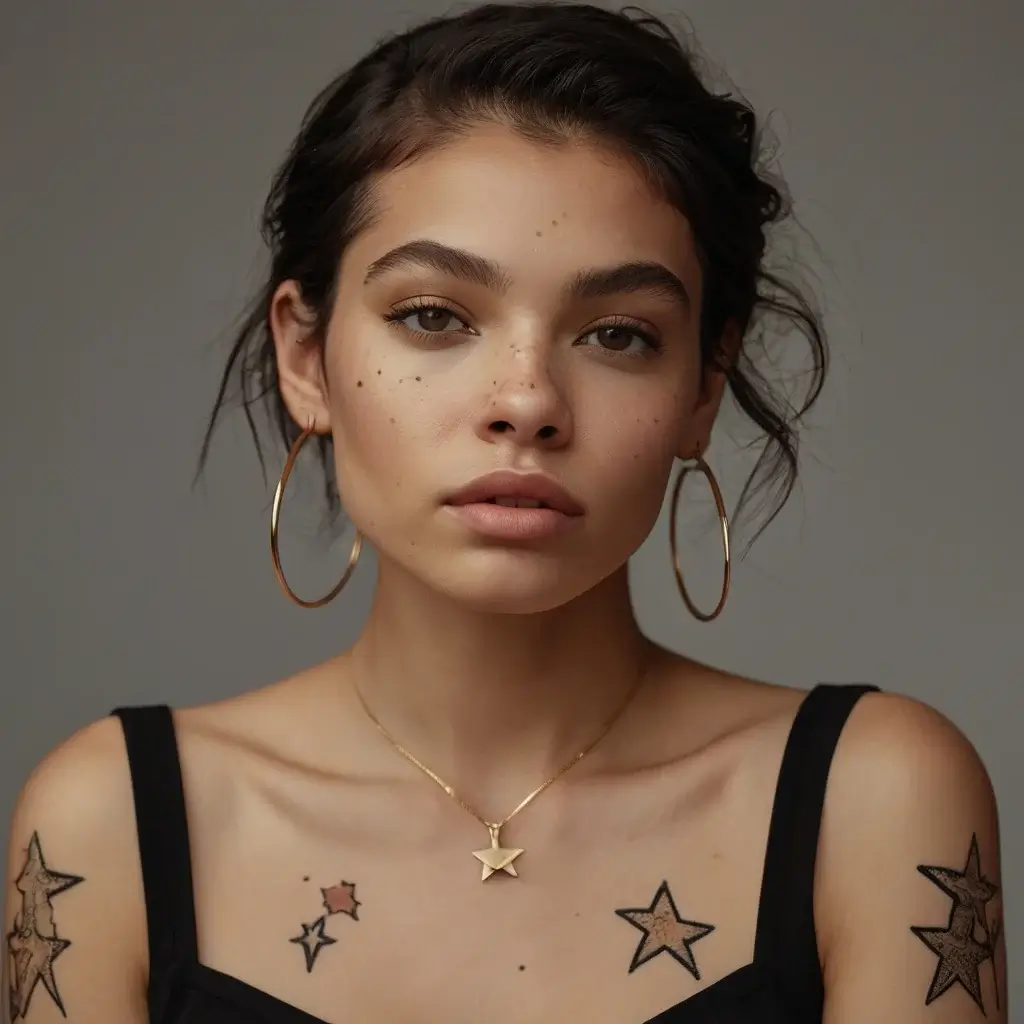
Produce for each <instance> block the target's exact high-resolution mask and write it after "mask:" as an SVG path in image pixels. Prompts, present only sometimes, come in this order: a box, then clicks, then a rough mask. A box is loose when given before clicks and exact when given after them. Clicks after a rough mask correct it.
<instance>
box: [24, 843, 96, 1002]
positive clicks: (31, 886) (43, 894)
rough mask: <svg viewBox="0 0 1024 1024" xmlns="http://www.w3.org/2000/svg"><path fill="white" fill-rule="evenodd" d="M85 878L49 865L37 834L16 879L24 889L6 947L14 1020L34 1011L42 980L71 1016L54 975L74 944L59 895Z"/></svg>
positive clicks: (30, 844) (52, 996) (55, 999)
mask: <svg viewBox="0 0 1024 1024" xmlns="http://www.w3.org/2000/svg"><path fill="white" fill-rule="evenodd" d="M84 881H85V879H84V878H80V877H79V876H78V875H66V874H63V873H61V872H59V871H53V870H51V869H50V868H49V867H47V864H46V859H45V858H44V857H43V850H42V846H41V845H40V843H39V835H38V833H36V832H33V833H32V838H31V839H30V840H29V844H28V853H27V855H26V858H25V865H24V867H23V868H22V869H21V874H19V875H18V877H17V879H16V880H15V883H14V884H15V887H16V888H17V890H18V892H19V893H21V908H20V909H19V910H18V911H17V912H16V914H15V917H14V924H13V927H12V929H11V931H10V932H9V933H8V935H7V943H6V948H5V950H4V956H5V957H6V958H7V961H8V964H7V966H8V969H9V972H10V977H9V980H8V983H7V992H6V993H5V994H4V995H5V998H6V999H7V1001H8V1006H7V1009H8V1012H9V1014H10V1018H11V1020H12V1021H16V1020H17V1019H18V1018H19V1017H21V1018H22V1019H24V1018H25V1016H26V1015H27V1014H28V1008H29V1004H30V1003H31V1002H32V996H33V994H34V993H35V990H36V986H37V985H38V984H39V983H40V982H42V983H43V987H44V988H45V989H46V991H47V992H48V993H49V994H50V998H51V999H52V1000H53V1001H54V1002H55V1003H56V1004H57V1009H59V1010H60V1012H61V1015H62V1016H64V1017H66V1016H67V1011H66V1010H65V1009H64V1002H63V1000H62V999H61V997H60V992H59V990H58V989H57V980H56V978H55V977H54V975H53V964H54V961H55V960H56V959H57V957H59V956H60V955H61V953H63V952H64V950H66V949H67V948H68V946H70V945H71V942H70V941H69V940H68V939H63V938H61V937H60V936H59V935H58V934H57V928H56V925H55V923H54V917H53V897H54V896H58V895H60V893H62V892H67V890H68V889H70V888H71V887H72V886H75V885H78V883H79V882H84Z"/></svg>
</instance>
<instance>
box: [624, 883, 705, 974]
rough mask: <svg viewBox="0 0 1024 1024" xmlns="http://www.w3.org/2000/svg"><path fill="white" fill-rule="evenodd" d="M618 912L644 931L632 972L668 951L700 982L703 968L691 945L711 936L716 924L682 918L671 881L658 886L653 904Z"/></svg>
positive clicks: (635, 954) (634, 956) (631, 967)
mask: <svg viewBox="0 0 1024 1024" xmlns="http://www.w3.org/2000/svg"><path fill="white" fill-rule="evenodd" d="M615 913H616V914H617V915H618V916H619V917H621V918H623V920H626V921H628V922H629V923H630V924H631V925H633V927H634V928H638V929H639V930H640V931H642V932H643V933H644V935H643V938H642V939H641V940H640V943H639V945H638V946H637V948H636V952H635V953H634V954H633V961H632V963H630V965H629V973H630V974H632V973H633V972H634V971H635V970H636V969H637V968H638V967H642V966H643V965H644V964H645V963H647V962H648V961H649V960H653V959H654V958H655V957H656V956H658V954H659V953H668V955H669V956H671V957H672V959H673V960H675V961H676V962H677V963H680V964H682V965H683V966H684V967H685V968H686V969H687V970H688V971H689V972H690V973H691V974H692V975H693V976H694V978H696V979H697V980H698V981H700V971H699V970H698V969H697V961H696V960H695V959H694V956H693V950H692V949H691V948H690V947H691V946H692V945H693V943H695V942H697V941H698V940H699V939H703V938H704V936H705V935H710V934H711V932H713V931H714V930H715V926H714V925H711V924H700V923H699V922H697V921H686V920H684V919H683V918H682V917H680V915H679V911H678V910H677V909H676V904H675V900H673V899H672V893H671V892H670V891H669V887H668V882H662V883H661V885H659V886H658V891H657V892H656V893H655V894H654V899H653V900H652V901H651V905H650V906H649V907H641V908H639V909H628V910H616V911H615Z"/></svg>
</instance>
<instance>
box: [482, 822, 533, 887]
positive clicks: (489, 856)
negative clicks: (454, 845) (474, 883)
mask: <svg viewBox="0 0 1024 1024" xmlns="http://www.w3.org/2000/svg"><path fill="white" fill-rule="evenodd" d="M487 828H488V830H489V831H490V833H491V845H490V846H489V847H488V848H487V849H486V850H474V851H473V856H474V857H476V859H477V860H478V861H480V863H481V864H483V866H484V867H483V872H482V873H481V875H480V880H481V881H482V882H486V881H487V879H488V878H490V877H491V875H493V874H495V873H496V872H498V871H504V872H505V874H507V875H511V876H512V877H513V878H518V877H519V875H517V874H516V869H515V866H514V865H513V863H512V861H514V860H515V859H516V857H518V856H519V854H521V853H522V852H523V851H522V850H512V849H507V848H506V847H504V846H502V845H501V838H500V832H501V826H500V825H488V826H487Z"/></svg>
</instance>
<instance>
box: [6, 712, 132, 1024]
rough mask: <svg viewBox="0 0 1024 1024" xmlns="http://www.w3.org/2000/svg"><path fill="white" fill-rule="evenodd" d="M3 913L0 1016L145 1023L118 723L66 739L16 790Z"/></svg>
mask: <svg viewBox="0 0 1024 1024" xmlns="http://www.w3.org/2000/svg"><path fill="white" fill-rule="evenodd" d="M4 908H5V909H4V916H3V923H4V928H3V936H4V937H3V946H2V950H0V951H2V953H3V962H4V966H5V970H6V971H7V975H6V977H5V979H4V985H3V991H2V993H0V1005H2V1007H3V1009H2V1010H0V1020H2V1021H6V1020H8V1019H10V1020H11V1021H19V1020H21V1019H22V1018H23V1017H26V1016H28V1019H29V1020H31V1021H33V1022H37V1024H49V1022H56V1021H58V1020H63V1019H64V1018H65V1017H68V1018H70V1019H72V1020H76V1019H77V1020H108V1021H115V1020H116V1021H118V1024H132V1022H137V1024H142V1022H144V1021H145V1020H146V1007H145V977H144V976H145V970H146V963H145V949H146V945H145V942H146V940H145V909H144V904H143V898H142V889H141V881H140V869H139V864H138V853H137V845H136V840H135V828H134V808H133V803H132V795H131V780H130V777H129V774H128V769H127V764H126V761H125V755H124V742H123V739H122V737H121V729H120V724H119V722H118V721H117V719H114V718H109V719H104V720H102V721H99V722H96V723H94V724H93V725H90V726H88V727H86V728H85V729H83V730H81V731H80V732H78V733H76V734H75V735H74V736H72V737H71V739H69V740H67V741H66V742H65V743H64V744H62V745H61V746H60V747H58V748H57V749H56V750H55V751H53V752H52V753H51V754H50V755H49V756H48V757H47V758H46V759H45V760H44V761H43V762H42V763H41V764H40V765H39V766H38V767H37V768H36V769H35V771H34V772H33V773H32V775H31V776H30V777H29V779H28V781H27V782H26V784H25V786H24V788H23V789H22V791H21V794H20V795H19V797H18V800H17V803H16V806H15V811H14V818H13V821H12V823H11V831H10V841H9V845H8V849H7V857H6V867H5V871H4ZM4 1014H6V1015H7V1016H4Z"/></svg>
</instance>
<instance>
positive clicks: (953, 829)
mask: <svg viewBox="0 0 1024 1024" xmlns="http://www.w3.org/2000/svg"><path fill="white" fill-rule="evenodd" d="M755 127H756V125H755V118H754V115H753V113H752V112H751V111H750V109H749V108H748V107H747V106H746V105H745V104H744V103H742V102H740V101H739V100H737V99H735V98H732V97H729V96H716V95H713V94H712V93H711V92H709V91H708V89H707V88H706V87H705V86H704V85H702V84H701V82H700V81H699V79H698V77H697V75H696V74H695V72H694V70H693V64H692V59H691V57H690V56H689V55H688V54H687V52H686V51H685V50H684V49H683V48H682V46H681V45H680V44H679V43H678V42H677V41H676V40H675V39H674V38H673V37H672V34H671V33H670V32H669V31H668V29H667V28H665V26H664V25H663V24H661V23H660V22H658V21H657V20H656V19H653V18H647V19H643V18H631V17H628V16H626V15H625V14H615V13H611V12H607V11H602V10H599V9H597V8H594V7H589V6H585V5H565V4H545V5H531V4H521V5H487V6H483V7H478V8H476V9H474V10H471V11H469V12H467V13H464V14H461V15H459V16H457V17H451V18H442V19H437V20H434V21H431V22H429V23H426V24H424V25H422V26H420V27H419V28H417V29H415V30H413V31H411V32H409V33H407V34H404V35H400V36H396V37H394V38H391V39H388V40H385V41H384V42H383V43H381V45H380V46H378V47H377V48H376V49H375V50H374V51H373V52H372V53H371V54H369V55H368V56H367V57H366V58H365V59H364V60H362V61H361V62H359V64H357V65H356V66H355V67H354V68H353V69H352V70H350V71H349V72H348V73H346V74H345V75H343V76H341V77H340V78H339V79H338V80H337V81H336V82H334V83H332V84H331V85H330V86H329V87H328V88H327V89H326V90H325V91H324V92H323V93H322V94H321V95H320V96H319V97H318V99H317V100H316V101H315V103H314V104H313V106H312V108H311V110H310V112H309V115H308V116H307V118H306V120H305V122H304V124H303V126H302V129H301V132H300V133H299V136H298V138H297V140H296V142H295V144H294V147H293V149H292V151H291V153H290V154H289V156H288V158H287V160H286V162H285V164H284V166H283V167H282V169H281V171H280V173H279V175H278V177H277V179H276V181H275V184H274V187H273V190H272V193H271V195H270V198H269V200H268V204H267V209H266V235H267V240H268V243H269V246H270V249H271V253H272V265H271V270H270V274H269V278H268V280H267V282H266V286H265V287H264V289H263V290H262V292H261V294H260V296H259V298H258V300H257V302H256V303H255V305H254V307H253V310H252V312H251V315H250V316H249V318H248V320H247V321H246V323H245V324H244V326H243V329H242V330H241V332H240V335H239V337H238V339H237V343H236V345H235V347H234V349H233V351H232V353H231V357H230V361H229V364H228V367H227V370H226V372H225V377H224V385H223V386H222V389H221V394H220V398H219V400H218V403H217V408H216V409H215V411H214V417H213V421H212V422H211V427H212V425H213V423H215V422H216V421H217V418H218V415H219V412H220V410H221V408H222V405H223V401H224V399H225V396H226V395H227V389H228V387H229V385H230V383H231V381H232V380H236V379H237V380H240V382H241V385H242V394H243V398H244V401H245V408H246V412H247V414H251V410H252V409H253V407H255V406H260V405H262V404H263V403H265V408H266V409H267V410H268V411H269V412H270V414H271V420H272V422H273V423H274V424H276V427H277V428H278V429H279V430H280V432H281V434H282V435H283V438H284V440H285V442H286V444H287V446H288V447H289V448H290V454H289V457H288V459H287V460H286V462H285V464H284V471H283V472H282V476H281V485H280V489H279V492H278V501H276V502H275V507H274V518H273V538H274V544H273V554H274V566H275V569H276V570H277V571H278V573H279V576H280V579H281V582H282V584H283V586H284V587H285V590H286V592H288V593H289V594H291V595H292V596H293V597H294V598H295V599H296V600H299V601H300V603H304V604H311V605H319V604H322V603H325V601H326V599H327V598H323V599H321V598H320V597H319V595H308V594H307V595H299V594H295V593H294V592H293V590H292V585H291V583H290V582H289V580H288V577H287V570H286V567H285V566H282V565H281V564H280V559H279V558H278V556H277V536H278V527H279V525H280V524H279V518H278V516H279V512H280V508H281V505H280V499H281V497H282V494H283V495H284V496H285V497H286V496H287V494H288V490H287V483H288V480H289V476H290V472H291V469H292V466H293V464H294V461H295V459H296V457H297V455H298V453H299V452H300V451H302V450H304V449H305V450H308V449H310V448H313V447H314V445H317V446H318V447H319V451H320V453H321V455H322V457H323V459H322V461H323V468H324V470H325V471H326V473H327V477H326V479H327V486H328V494H329V496H330V497H331V498H332V499H334V498H336V494H335V490H334V483H335V481H336V482H337V489H338V491H339V492H340V503H341V505H343V507H344V509H345V511H346V513H347V515H348V516H349V518H350V519H351V520H352V523H353V524H354V526H355V528H357V530H358V533H357V534H356V535H355V536H356V541H355V543H354V544H353V549H352V557H351V559H350V560H349V564H348V566H347V567H344V571H343V575H342V578H341V582H340V583H339V585H338V587H335V588H334V590H333V591H332V593H331V594H330V595H327V597H333V596H336V594H337V592H338V591H339V589H340V588H341V587H343V585H344V582H345V581H346V580H347V579H348V577H349V572H350V571H351V569H352V567H353V565H354V564H355V561H356V560H357V558H358V553H359V550H360V543H361V541H362V539H363V538H365V539H366V540H367V541H368V542H369V543H372V545H373V547H374V548H375V549H376V551H377V553H378V556H379V577H378V587H377V591H376V596H375V600H374V604H373V608H372V611H371V614H370V616H369V619H368V621H367V624H366V627H365V629H364V631H363V632H362V634H361V636H360V637H359V639H358V641H357V642H356V643H355V644H354V645H353V646H352V647H351V648H350V649H349V650H347V651H345V652H343V653H341V654H340V655H339V656H338V657H336V658H334V659H332V660H330V661H328V662H326V663H325V664H321V665H318V666H316V667H314V668H311V669H307V670H305V671H301V672H299V673H298V674H297V675H295V676H293V677H292V678H289V679H287V680H284V681H283V682H279V683H277V684H275V685H273V686H270V687H267V688H264V689H261V690H257V691H255V692H250V693H247V694H245V695H243V696H241V697H237V698H234V699H230V700H226V701H221V702H218V703H216V704H212V705H207V706H201V707H191V708H183V709H178V710H176V711H175V712H174V714H173V718H172V716H171V714H170V712H169V711H167V709H166V708H163V707H150V708H127V709H118V710H117V712H116V713H115V714H114V715H112V716H110V717H108V718H105V719H103V720H101V721H98V722H96V723H95V724H93V725H91V726H89V727H88V728H86V729H84V730H83V731H82V732H80V733H79V734H77V735H75V736H74V737H72V738H71V739H70V740H69V741H67V742H66V743H65V744H63V745H62V746H61V747H60V748H58V749H57V750H56V751H54V752H53V753H52V754H51V755H50V756H49V757H48V758H47V759H46V760H45V761H44V762H43V763H42V764H41V765H40V766H39V768H38V769H37V770H36V771H35V772H34V773H33V775H32V777H31V778H30V780H29V781H28V783H27V784H26V786H25V788H24V791H23V793H22V795H21V798H20V800H19V801H18V805H17V809H16V813H15V817H14V822H13V827H12V833H11V843H10V850H9V860H8V880H9V884H8V886H7V900H6V905H7V911H6V915H7V916H6V929H5V930H6V932H7V940H6V952H7V955H6V956H5V957H4V962H5V967H6V968H7V969H8V971H9V972H10V977H9V980H8V982H7V987H6V999H5V1008H6V1011H7V1012H8V1013H9V1015H10V1017H11V1019H12V1020H20V1019H22V1018H26V1019H30V1020H32V1021H38V1022H40V1024H45V1022H49V1021H55V1020H57V1019H60V1018H62V1017H63V1016H64V1015H65V1014H66V1015H67V1017H68V1018H70V1019H72V1020H83V1021H117V1022H118V1024H131V1022H142V1021H147V1020H148V1021H152V1022H159V1024H186V1022H187V1024H200V1022H203V1024H206V1022H209V1024H213V1022H216V1024H231V1022H235V1021H238V1022H242V1021H246V1022H249V1021H255V1020H259V1021H266V1022H269V1024H300V1022H307V1024H316V1022H329V1024H340V1022H341V1021H356V1020H358V1021H396V1022H398V1021H410V1022H412V1021H446V1022H447V1021H470V1020H474V1021H475V1020H481V1019H486V1020H488V1021H496V1022H512V1021H570V1020H571V1021H587V1022H609V1024H611V1022H615V1024H619V1022H627V1021H634V1022H640V1021H659V1022H665V1024H668V1022H670V1021H679V1022H683V1021H686V1022H690V1024H695V1022H711V1021H714V1022H716V1024H725V1022H730V1021H736V1022H740V1021H743V1022H752V1021H759V1022H768V1021H778V1022H782V1021H786V1022H797V1021H799V1022H811V1021H828V1022H829V1024H863V1022H865V1021H872V1022H877V1024H885V1022H890V1021H891V1022H896V1021H898V1022H899V1024H911V1022H914V1021H921V1022H925V1021H928V1022H931V1024H947V1022H948V1024H952V1022H954V1021H955V1022H957V1024H960V1022H964V1021H969V1020H974V1019H978V1020H981V1019H982V1018H983V1017H986V1016H987V1017H988V1019H991V1020H1000V1021H1004V1022H1005V1020H1006V1009H1005V1001H1004V1000H1003V999H1001V995H1002V993H1003V991H1004V987H1005V980H1004V975H1005V953H1004V948H1003V944H1002V942H1001V941H1000V938H1001V928H1000V925H999V920H1000V917H999V913H998V908H999V906H1000V896H999V886H1000V877H999V858H998V829H997V821H996V810H995V806H994V799H993V795H992V790H991V786H990V784H989V781H988V779H987V777H986V773H985V770H984V768H983V767H982V765H981V763H980V761H979V759H978V757H977V755H976V753H975V752H974V750H973V749H972V747H971V746H970V744H969V743H968V742H967V741H966V740H965V739H964V738H963V737H962V736H961V734H960V733H959V732H958V731H957V730H956V729H955V728H954V727H953V726H951V725H950V724H949V723H948V722H947V721H945V720H944V719H943V718H942V717H941V716H939V715H938V714H937V713H936V712H934V711H932V710H930V709H929V708H927V707H925V706H922V705H920V704H918V703H916V702H914V701H911V700H909V699H906V698H902V697H899V696H894V695H883V694H880V693H877V692H866V691H868V690H870V689H871V688H869V687H818V688H816V689H815V690H813V691H811V693H810V694H807V693H805V692H802V691H800V690H797V689H793V688H789V687H786V686H781V685H768V684H766V683H761V682H757V681H754V680H749V679H742V678H737V677H735V676H732V675H729V674H727V673H724V672H721V671H716V670H715V669H712V668H710V667H708V666H706V665H702V664H699V663H697V662H695V661H693V660H692V659H688V658H686V657H683V656H680V655H677V654H674V653H671V652H669V651H667V650H665V649H663V648H661V647H659V646H657V645H656V644H654V643H652V642H651V641H650V640H648V639H647V638H646V637H645V636H644V635H643V634H642V632H641V630H640V629H639V627H638V625H637V623H636V620H635V618H634V615H633V612H632V608H631V604H630V599H629V591H628V586H627V574H626V565H627V561H628V559H629V556H630V555H631V554H632V553H633V552H634V551H635V550H636V549H637V547H638V546H639V545H640V544H641V542H642V541H643V540H644V538H645V537H646V536H647V534H648V533H649V532H650V530H651V528H652V525H653V524H654V522H655V519H656V517H657V514H658V511H659V508H660V506H661V503H662V500H663V496H664V494H665V489H666V486H667V485H668V484H669V482H670V473H671V470H672V467H673V464H674V463H675V461H676V460H677V459H680V460H684V468H685V469H696V470H697V471H698V472H697V477H698V479H699V478H700V477H701V476H703V477H704V478H706V480H707V482H708V483H709V484H710V485H711V486H712V491H713V493H714V495H715V496H716V500H719V501H720V498H719V496H718V491H717V487H716V485H715V483H714V474H713V471H712V469H711V466H710V464H709V462H708V461H705V455H706V453H707V450H708V445H709V441H710V437H711V431H712V426H713V424H714V421H715V418H716V415H717V412H718V409H719V405H720V403H721V400H722V397H723V394H724V391H725V389H726V388H728V389H729V390H730V392H731V394H732V396H733V398H734V399H735V400H736V402H737V403H738V405H739V406H740V408H741V409H742V410H743V411H744V412H745V413H746V415H747V416H749V417H750V418H751V419H752V420H753V421H754V422H755V423H756V424H757V425H758V426H759V427H760V428H762V429H763V431H764V432H765V434H766V437H767V441H768V448H767V449H766V457H765V459H764V460H763V462H762V465H761V467H760V469H761V470H763V471H764V472H760V471H759V473H758V476H757V479H756V480H754V481H753V484H754V485H755V486H761V485H765V484H768V485H771V484H773V483H775V484H777V485H778V486H779V487H780V491H779V493H780V494H781V496H782V497H784V496H785V494H786V493H788V490H789V488H790V487H791V486H792V477H793V472H794V466H795V452H796V438H795V434H794V426H795V421H796V419H797V417H796V416H793V415H790V414H789V411H788V408H787V406H786V404H785V403H784V402H782V401H780V400H779V399H778V397H777V396H775V395H773V394H772V392H771V391H770V390H769V389H768V388H767V385H766V383H765V382H764V380H763V379H762V378H760V377H759V376H757V374H756V371H755V369H754V367H753V365H752V363H751V362H750V354H749V353H750V349H751V345H752V338H753V336H754V333H755V331H754V328H755V327H756V325H757V323H758V322H759V321H760V319H761V317H762V315H763V314H766V313H767V314H774V315H775V316H776V317H777V318H781V320H782V321H783V326H785V323H786V322H788V323H789V325H790V326H792V327H795V328H797V333H798V334H800V335H802V336H803V337H804V338H805V339H806V340H808V341H809V342H810V345H811V352H812V356H813V362H814V366H815V373H814V376H813V378H812V387H811V390H810V393H809V395H808V403H809V401H811V400H813V398H814V397H816V395H817V392H818V390H819V389H820V385H821V377H822V374H823V371H824V353H825V349H824V341H823V338H822V334H821V330H820V326H819V323H818V320H817V318H816V317H815V315H814V314H813V312H812V311H811V309H810V307H809V305H808V304H807V302H806V300H805V299H804V298H803V297H802V296H801V294H800V292H799V291H798V290H797V289H795V288H793V287H791V286H787V285H786V284H785V282H783V281H782V280H780V279H778V278H777V277H775V276H773V275H771V274H769V273H768V271H767V270H766V269H765V265H764V261H763V259H764V254H765V242H766V233H767V231H768V230H769V229H770V228H771V226H772V225H773V224H775V223H777V222H779V221H781V220H783V219H784V218H785V216H786V215H787V212H788V211H787V205H786V203H785V201H784V199H783V196H782V194H781V192H780V191H779V189H778V188H777V187H776V186H775V185H773V184H772V183H771V182H770V181H769V180H768V178H767V176H766V175H765V174H763V173H762V172H761V171H759V170H758V161H759V153H758V148H757V145H756V141H755ZM250 422H251V423H252V422H253V421H252V420H250ZM680 481H681V478H679V477H677V478H676V484H675V485H674V487H673V492H672V493H673V499H674V500H673V509H672V511H673V523H674V522H675V521H676V520H675V516H676V514H678V515H679V516H682V515H683V514H684V512H685V510H680V509H678V508H677V507H676V505H677V499H678V496H679V489H678V483H679V482H680ZM719 507H720V512H721V518H722V525H723V537H724V538H725V539H726V540H727V539H728V521H727V519H726V517H725V515H724V508H723V507H722V506H721V505H720V506H719ZM674 541H675V538H674V535H673V555H674V557H676V558H677V559H679V558H680V555H679V552H678V550H677V548H678V545H676V544H675V543H674ZM725 556H726V557H725V565H726V575H725V579H724V585H723V590H722V595H721V600H719V601H718V602H717V606H716V607H707V608H698V607H696V606H694V605H693V603H692V602H691V600H690V597H689V595H688V593H687V592H686V590H685V580H684V579H683V578H682V576H681V575H680V577H679V579H680V584H681V595H682V597H683V601H684V602H685V604H686V606H688V607H690V608H691V610H693V611H694V612H695V613H696V614H697V617H698V618H710V617H713V616H714V615H716V614H717V613H718V612H719V611H721V608H722V606H723V604H724V601H725V598H726V595H727V591H728V586H729V549H728V545H727V544H726V547H725ZM676 564H677V566H678V564H679V561H677V563H676ZM681 608H682V605H681ZM826 783H827V785H826Z"/></svg>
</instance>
